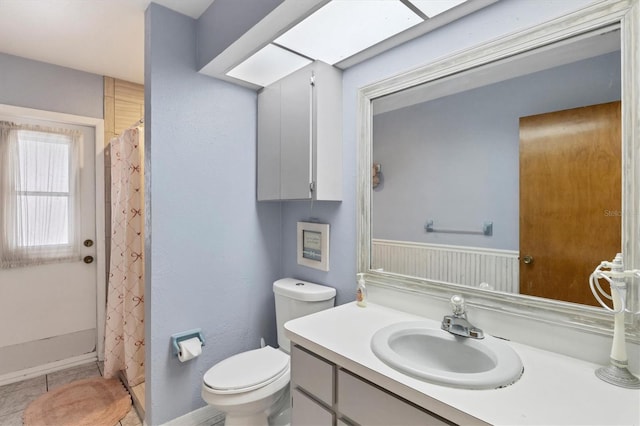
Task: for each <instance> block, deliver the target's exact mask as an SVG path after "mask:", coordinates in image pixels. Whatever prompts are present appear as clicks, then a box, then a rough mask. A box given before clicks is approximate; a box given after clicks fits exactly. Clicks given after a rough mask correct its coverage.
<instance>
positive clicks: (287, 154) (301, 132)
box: [280, 71, 313, 200]
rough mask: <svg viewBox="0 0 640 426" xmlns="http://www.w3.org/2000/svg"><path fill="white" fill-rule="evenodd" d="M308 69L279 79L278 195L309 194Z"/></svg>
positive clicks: (304, 196)
mask: <svg viewBox="0 0 640 426" xmlns="http://www.w3.org/2000/svg"><path fill="white" fill-rule="evenodd" d="M312 90H313V87H312V86H311V72H310V71H309V72H296V73H293V74H291V75H289V76H287V77H285V78H284V79H282V80H281V81H280V112H281V113H280V114H281V115H280V197H281V199H283V200H296V199H309V198H311V190H310V186H309V185H310V184H311V179H312V172H313V170H312V168H311V154H312V151H311V130H312V127H311V123H312V116H311V114H312V108H311V102H312V99H313V97H312Z"/></svg>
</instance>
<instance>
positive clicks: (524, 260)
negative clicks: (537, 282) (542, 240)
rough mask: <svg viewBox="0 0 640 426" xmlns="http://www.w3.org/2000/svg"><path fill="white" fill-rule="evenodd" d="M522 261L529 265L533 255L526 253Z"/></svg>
mask: <svg viewBox="0 0 640 426" xmlns="http://www.w3.org/2000/svg"><path fill="white" fill-rule="evenodd" d="M522 261H523V262H524V263H525V264H527V265H530V264H531V263H533V257H531V256H529V255H526V256H524V257H523V258H522Z"/></svg>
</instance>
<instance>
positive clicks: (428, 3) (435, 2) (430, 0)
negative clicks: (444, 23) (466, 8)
mask: <svg viewBox="0 0 640 426" xmlns="http://www.w3.org/2000/svg"><path fill="white" fill-rule="evenodd" d="M465 1H467V0H411V3H413V5H414V6H416V7H417V8H418V9H420V11H421V12H422V13H424V14H425V15H427V16H428V17H429V18H433V17H434V16H436V15H439V14H441V13H442V12H446V11H447V10H449V9H453V8H454V7H456V6H457V5H459V4H462V3H464V2H465Z"/></svg>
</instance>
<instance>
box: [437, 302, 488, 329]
mask: <svg viewBox="0 0 640 426" xmlns="http://www.w3.org/2000/svg"><path fill="white" fill-rule="evenodd" d="M450 303H451V308H452V309H453V315H445V317H444V318H443V319H442V327H441V328H442V329H443V330H445V331H448V332H449V333H451V334H455V335H456V336H461V337H471V338H473V339H483V338H484V333H483V332H482V330H480V329H479V328H477V327H475V326H473V325H471V324H470V323H469V321H467V312H466V311H465V306H464V299H463V298H462V296H459V295H457V294H456V295H454V296H453V297H452V298H451V302H450Z"/></svg>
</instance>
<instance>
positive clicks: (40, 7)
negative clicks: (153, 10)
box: [0, 0, 214, 83]
mask: <svg viewBox="0 0 640 426" xmlns="http://www.w3.org/2000/svg"><path fill="white" fill-rule="evenodd" d="M151 1H152V0H0V52H2V53H7V54H10V55H16V56H22V57H24V58H29V59H35V60H37V61H42V62H48V63H51V64H56V65H61V66H65V67H69V68H75V69H77V70H81V71H87V72H91V73H94V74H99V75H106V76H110V77H116V78H121V79H123V80H128V81H133V82H136V83H143V80H144V11H145V10H146V8H147V6H148V5H149V3H151ZM213 1H214V0H153V2H154V3H158V4H161V5H163V6H166V7H168V8H170V9H173V10H175V11H177V12H180V13H182V14H184V15H188V16H191V17H193V18H198V17H199V16H200V15H201V14H202V13H203V12H204V11H205V10H206V9H207V8H208V7H209V5H211V3H213Z"/></svg>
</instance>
